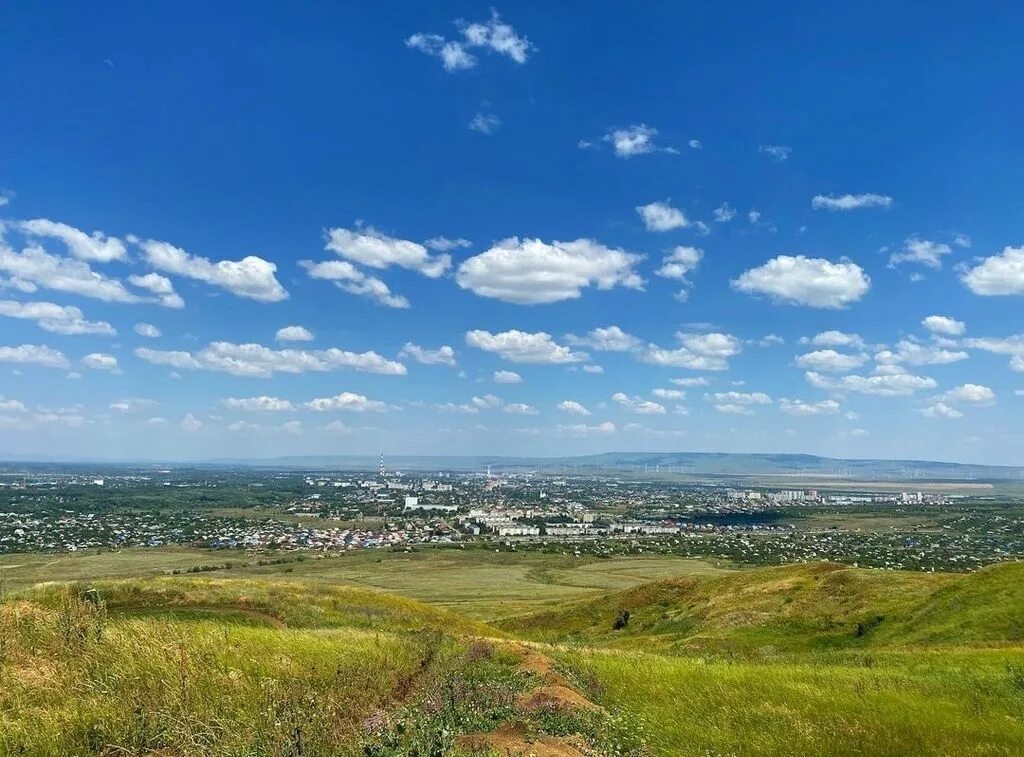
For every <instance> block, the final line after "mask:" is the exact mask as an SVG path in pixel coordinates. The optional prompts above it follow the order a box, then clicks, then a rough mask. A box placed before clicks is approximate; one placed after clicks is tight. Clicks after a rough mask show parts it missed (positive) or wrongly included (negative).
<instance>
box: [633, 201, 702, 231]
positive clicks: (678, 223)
mask: <svg viewBox="0 0 1024 757" xmlns="http://www.w3.org/2000/svg"><path fill="white" fill-rule="evenodd" d="M636 212H637V213H639V214H640V217H641V218H642V219H643V220H644V226H646V227H647V230H648V231H672V229H685V228H686V227H687V226H689V225H690V222H689V221H688V220H687V219H686V216H685V215H684V214H683V211H681V210H679V208H673V207H672V206H671V205H669V204H668V203H667V202H652V203H650V204H648V205H637V206H636Z"/></svg>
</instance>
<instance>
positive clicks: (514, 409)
mask: <svg viewBox="0 0 1024 757" xmlns="http://www.w3.org/2000/svg"><path fill="white" fill-rule="evenodd" d="M501 409H502V412H505V413H511V414H512V415H536V414H537V408H535V407H533V406H532V405H525V404H523V403H521V402H512V403H509V404H508V405H505V406H504V407H502V408H501Z"/></svg>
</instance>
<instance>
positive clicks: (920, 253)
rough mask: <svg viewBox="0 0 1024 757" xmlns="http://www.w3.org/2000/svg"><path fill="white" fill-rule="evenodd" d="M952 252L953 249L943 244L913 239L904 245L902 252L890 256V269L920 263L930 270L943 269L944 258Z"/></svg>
mask: <svg viewBox="0 0 1024 757" xmlns="http://www.w3.org/2000/svg"><path fill="white" fill-rule="evenodd" d="M952 251H953V248H952V247H950V246H949V245H948V244H945V243H943V242H931V241H929V240H927V239H918V238H917V237H911V238H910V239H908V240H906V241H905V242H904V243H903V251H902V252H894V253H893V254H892V255H890V256H889V267H890V268H895V267H896V266H897V265H899V264H900V263H920V264H921V265H925V266H928V267H929V268H936V269H937V268H942V257H943V256H944V255H948V254H949V253H951V252H952Z"/></svg>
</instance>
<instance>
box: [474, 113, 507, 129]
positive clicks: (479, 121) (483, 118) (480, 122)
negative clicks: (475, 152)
mask: <svg viewBox="0 0 1024 757" xmlns="http://www.w3.org/2000/svg"><path fill="white" fill-rule="evenodd" d="M469 128H470V129H471V130H472V131H478V132H480V133H481V134H493V133H494V132H496V131H497V130H498V129H500V128H501V119H500V118H498V116H496V115H494V114H493V113H477V114H476V115H475V116H473V119H472V120H471V121H470V122H469Z"/></svg>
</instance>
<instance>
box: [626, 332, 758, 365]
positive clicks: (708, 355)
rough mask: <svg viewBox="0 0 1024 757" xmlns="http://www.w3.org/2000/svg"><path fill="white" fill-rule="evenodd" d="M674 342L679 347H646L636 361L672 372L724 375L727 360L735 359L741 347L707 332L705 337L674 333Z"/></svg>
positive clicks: (728, 338) (728, 337)
mask: <svg viewBox="0 0 1024 757" xmlns="http://www.w3.org/2000/svg"><path fill="white" fill-rule="evenodd" d="M676 339H678V340H679V342H680V343H681V345H682V346H680V347H678V348H676V349H663V348H661V347H658V346H657V345H655V344H649V345H647V348H646V349H645V350H644V352H643V353H641V355H640V357H639V359H640V360H641V361H642V362H644V363H650V364H651V365H660V366H665V367H672V368H689V369H691V370H698V371H724V370H727V369H728V368H729V362H728V358H730V357H732V356H734V355H738V354H739V353H740V352H741V351H742V349H743V343H742V342H741V341H740V340H739V339H737V338H736V337H734V336H732V335H731V334H722V333H719V332H711V333H707V334H686V333H682V332H680V333H677V334H676Z"/></svg>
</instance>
